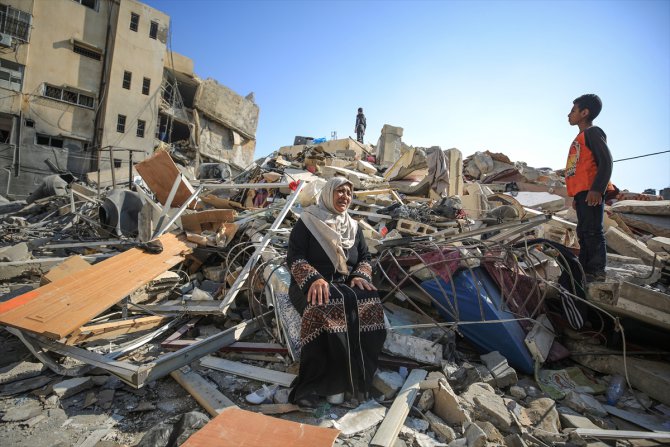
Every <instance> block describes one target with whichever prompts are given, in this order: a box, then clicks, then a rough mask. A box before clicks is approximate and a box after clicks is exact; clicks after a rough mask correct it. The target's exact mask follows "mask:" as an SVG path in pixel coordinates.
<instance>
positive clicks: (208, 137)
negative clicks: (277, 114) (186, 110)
mask: <svg viewBox="0 0 670 447" xmlns="http://www.w3.org/2000/svg"><path fill="white" fill-rule="evenodd" d="M235 140H237V141H235ZM255 148H256V140H247V139H244V138H242V137H240V135H239V134H238V135H237V136H235V135H234V133H233V131H232V130H230V129H228V128H227V127H225V126H223V125H221V124H219V123H217V122H216V121H212V120H210V119H207V118H205V117H202V116H201V117H200V153H201V154H202V155H204V156H205V157H209V158H211V159H212V160H215V161H222V160H228V161H231V162H233V163H235V164H236V165H238V166H240V167H242V168H246V167H247V166H248V165H250V164H251V162H252V161H254V149H255Z"/></svg>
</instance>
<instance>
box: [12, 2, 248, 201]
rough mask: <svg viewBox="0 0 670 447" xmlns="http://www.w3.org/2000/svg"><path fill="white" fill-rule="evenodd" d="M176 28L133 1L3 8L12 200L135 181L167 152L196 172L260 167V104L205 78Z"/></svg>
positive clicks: (15, 4)
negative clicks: (182, 50)
mask: <svg viewBox="0 0 670 447" xmlns="http://www.w3.org/2000/svg"><path fill="white" fill-rule="evenodd" d="M169 23H170V18H169V17H168V16H167V15H166V14H164V13H162V12H160V11H158V10H156V9H154V8H151V7H149V6H147V5H145V4H143V3H141V2H138V1H134V0H109V1H107V0H52V1H47V0H7V1H4V0H3V1H2V3H0V94H1V95H2V96H1V97H0V163H1V164H2V166H1V169H0V184H1V185H2V186H0V194H1V195H3V196H5V197H9V198H15V199H20V198H25V197H27V196H28V195H29V194H30V193H31V192H32V191H34V190H35V189H36V188H37V187H39V186H40V184H41V183H42V181H43V179H44V178H45V177H46V176H49V175H54V174H57V175H61V176H62V177H63V178H64V179H66V180H67V181H71V180H72V178H78V179H83V178H87V179H88V180H89V181H91V182H93V183H98V184H100V185H101V186H106V185H109V184H111V183H112V182H124V181H126V182H127V181H128V179H129V175H135V173H134V172H133V171H132V169H130V168H132V167H133V166H134V164H136V163H137V162H140V161H142V160H143V159H145V158H146V157H147V156H149V155H150V154H151V153H153V151H154V149H155V148H156V147H157V146H161V147H163V148H165V149H168V150H170V151H174V152H176V155H175V158H176V159H178V160H179V161H180V162H181V163H182V164H183V165H191V167H192V169H194V170H195V169H198V168H199V165H200V164H201V163H207V162H213V163H217V164H222V163H223V164H232V166H233V169H234V167H235V166H246V165H247V164H248V163H250V162H251V160H252V158H253V152H254V148H255V132H256V126H257V122H258V110H259V109H258V106H257V105H256V104H255V103H254V102H253V98H252V96H250V97H247V98H244V97H241V96H239V95H237V94H236V93H234V92H233V91H231V90H230V89H228V88H226V87H224V86H222V85H220V84H218V83H217V82H216V81H214V80H209V79H208V80H205V81H202V80H200V79H199V78H198V77H197V76H196V75H195V74H194V70H193V61H191V60H190V59H188V58H187V57H185V56H181V55H178V54H175V53H174V52H172V51H171V50H170V49H169V48H168V46H167V40H168V39H167V36H168V33H169ZM180 154H181V155H183V156H182V157H181V158H179V155H180ZM223 170H224V171H226V172H227V170H226V169H223Z"/></svg>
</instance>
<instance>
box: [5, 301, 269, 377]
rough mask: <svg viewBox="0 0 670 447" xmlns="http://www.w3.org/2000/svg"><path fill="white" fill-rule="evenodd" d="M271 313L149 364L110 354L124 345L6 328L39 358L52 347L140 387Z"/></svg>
mask: <svg viewBox="0 0 670 447" xmlns="http://www.w3.org/2000/svg"><path fill="white" fill-rule="evenodd" d="M272 315H273V312H272V311H268V312H266V313H264V314H263V315H261V316H259V317H257V318H254V319H251V320H246V321H243V322H242V323H240V324H238V325H237V326H234V327H231V328H230V329H227V330H225V331H223V332H220V333H218V334H214V335H212V336H210V337H207V338H205V339H203V340H199V341H197V342H196V343H194V344H192V345H190V346H188V347H185V348H183V349H180V350H179V351H176V352H170V353H168V354H164V355H162V356H160V357H158V358H156V359H155V360H153V361H152V362H150V363H148V364H140V365H137V364H134V363H131V362H128V361H117V360H114V359H113V358H112V357H110V356H114V357H116V356H119V355H121V354H122V353H123V352H125V351H126V350H125V349H124V351H123V352H114V353H111V354H108V355H106V356H105V355H102V354H98V353H97V352H93V351H89V350H87V349H84V348H78V347H75V346H68V345H66V344H64V343H61V342H58V341H54V340H50V339H48V338H46V337H42V336H40V335H36V334H30V333H28V332H25V331H21V330H19V329H14V328H9V327H8V328H6V329H7V330H8V331H9V332H11V333H12V334H14V335H16V336H17V337H18V338H19V339H20V340H21V341H22V342H23V343H24V344H25V345H26V347H28V349H30V351H31V352H33V354H35V355H36V356H37V357H38V358H39V359H40V361H43V360H42V357H44V356H45V355H46V354H45V353H44V352H40V351H42V350H47V351H52V352H55V353H58V354H61V355H65V356H68V357H72V358H74V359H76V360H79V361H81V362H84V363H86V364H87V365H92V366H97V367H99V368H101V369H104V370H105V371H107V372H109V373H111V374H114V375H115V376H117V377H118V378H119V379H121V380H123V381H124V382H125V383H127V384H128V385H130V386H132V387H135V388H141V387H143V386H144V385H145V384H147V383H148V382H151V381H153V380H156V379H159V378H161V377H164V376H166V375H168V374H169V373H170V372H172V371H174V370H176V369H179V368H181V367H182V366H185V365H188V364H189V363H191V362H193V361H195V360H197V359H199V358H201V357H203V356H205V355H207V354H210V353H212V352H214V351H217V350H219V349H220V348H223V347H225V346H229V345H231V344H233V343H235V342H236V341H239V340H241V339H242V338H244V337H247V336H249V335H251V334H253V333H254V332H256V331H257V330H258V329H260V328H261V327H262V326H263V324H264V323H263V320H268V319H270V318H271V317H272ZM177 321H178V319H176V320H173V321H171V322H170V323H168V325H166V326H167V327H166V326H164V327H162V328H160V329H159V330H158V331H154V332H153V333H151V334H148V335H147V336H146V340H142V342H143V343H141V344H144V343H146V342H148V341H150V340H151V339H153V338H155V337H156V336H158V335H160V334H161V333H163V332H164V331H165V330H166V329H167V328H168V327H171V326H172V325H174V324H176V322H177ZM138 343H140V341H138V340H133V343H132V344H131V345H129V346H128V349H134V348H136V347H138ZM36 353H38V354H39V355H38V354H36ZM47 366H49V364H47Z"/></svg>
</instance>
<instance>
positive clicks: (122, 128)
mask: <svg viewBox="0 0 670 447" xmlns="http://www.w3.org/2000/svg"><path fill="white" fill-rule="evenodd" d="M116 131H117V132H119V133H126V115H121V114H120V113H119V114H118V115H116Z"/></svg>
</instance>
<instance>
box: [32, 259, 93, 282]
mask: <svg viewBox="0 0 670 447" xmlns="http://www.w3.org/2000/svg"><path fill="white" fill-rule="evenodd" d="M89 267H91V264H89V263H88V262H86V260H84V258H82V257H81V256H78V255H77V256H70V257H69V258H67V259H66V260H65V261H63V262H62V263H61V264H58V265H57V266H55V267H54V268H52V269H51V270H49V272H48V273H47V274H46V275H44V276H42V279H41V280H40V285H42V286H43V285H46V284H49V283H51V282H54V281H56V280H59V279H61V278H65V277H66V276H70V275H72V274H75V273H79V272H83V271H84V270H86V269H88V268H89Z"/></svg>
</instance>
